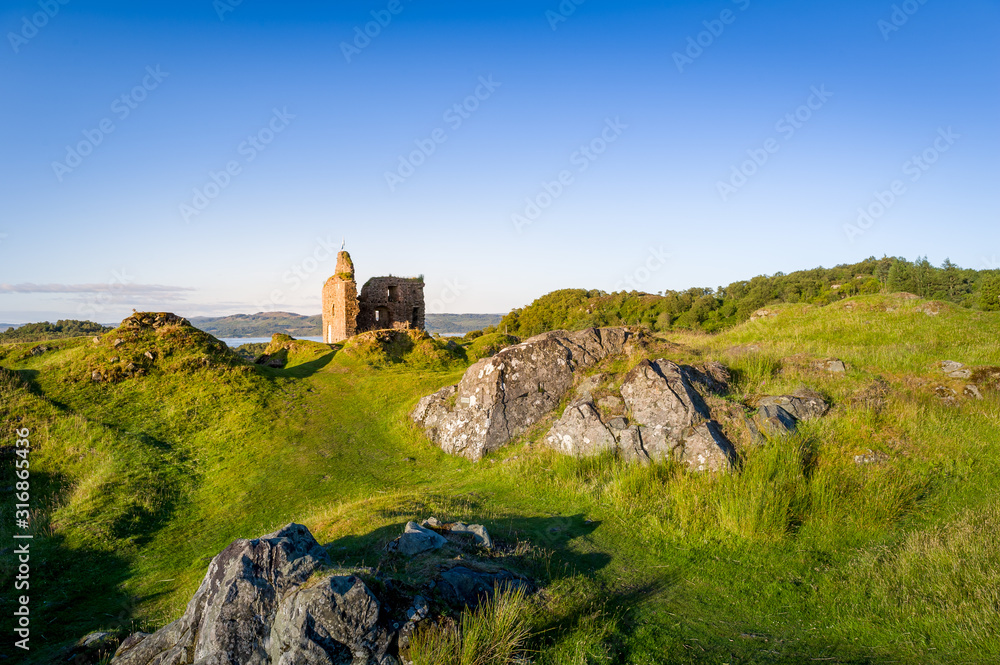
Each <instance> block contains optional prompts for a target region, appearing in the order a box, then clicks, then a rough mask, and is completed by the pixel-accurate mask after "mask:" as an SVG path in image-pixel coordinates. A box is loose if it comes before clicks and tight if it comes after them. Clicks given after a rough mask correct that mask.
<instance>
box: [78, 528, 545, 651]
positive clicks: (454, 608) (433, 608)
mask: <svg viewBox="0 0 1000 665" xmlns="http://www.w3.org/2000/svg"><path fill="white" fill-rule="evenodd" d="M413 534H417V536H419V538H414V537H413ZM441 534H444V535H441ZM445 536H447V537H445ZM410 540H413V542H417V541H427V542H430V543H431V546H430V547H416V548H413V549H412V550H410V549H406V548H403V547H395V548H392V547H389V548H386V549H392V550H393V551H394V552H395V553H393V554H387V555H385V556H386V557H389V558H390V559H392V557H397V556H399V555H400V554H404V555H406V556H407V557H411V558H414V557H415V559H414V561H415V565H414V566H411V567H409V568H407V573H406V575H405V576H403V577H397V578H393V577H389V576H387V575H385V574H384V573H380V572H378V570H377V569H373V568H366V569H361V570H359V571H356V572H357V573H358V574H353V573H352V572H348V571H343V570H324V568H325V567H326V566H328V565H329V557H328V556H327V554H326V550H325V549H324V548H323V547H321V546H320V545H319V543H317V542H316V540H315V539H314V538H313V536H312V534H310V533H309V530H308V529H306V527H304V526H302V525H299V524H289V525H288V526H286V527H284V528H283V529H280V530H279V531H276V532H274V533H271V534H268V535H266V536H262V537H260V538H255V539H253V540H245V539H240V540H236V541H234V542H233V543H231V544H230V545H229V546H228V547H226V548H225V549H224V550H223V551H222V552H221V553H220V554H219V555H218V556H216V557H215V558H214V559H212V562H211V564H209V567H208V572H207V573H206V575H205V577H204V579H203V580H202V583H201V585H200V586H199V587H198V591H197V592H196V593H195V594H194V596H193V597H192V598H191V600H190V602H189V603H188V606H187V609H186V611H185V612H184V614H183V616H181V618H180V619H178V620H176V621H174V622H173V623H171V624H169V625H167V626H165V627H163V628H162V629H160V630H158V631H157V632H155V633H152V634H149V633H134V634H133V635H131V636H129V637H128V638H127V639H125V640H124V641H123V642H122V643H121V645H120V646H119V647H118V650H117V652H116V653H115V656H114V658H113V659H112V661H111V662H112V665H345V664H350V665H396V664H397V663H399V662H400V660H401V659H400V657H399V654H400V651H401V650H403V651H404V653H405V649H406V647H407V644H408V642H409V638H410V636H411V635H412V634H413V632H414V631H415V630H416V629H417V627H418V625H422V622H425V621H430V622H438V621H443V622H445V623H446V624H447V625H455V617H457V616H458V615H459V613H461V612H462V611H463V610H464V609H466V608H468V607H476V606H477V605H478V604H479V603H481V602H482V601H483V600H484V599H487V598H489V597H490V596H492V595H493V594H494V593H495V592H496V591H497V590H500V591H504V590H510V589H523V590H525V591H533V590H534V589H535V586H534V584H533V583H532V582H531V581H530V580H528V579H527V578H525V577H523V576H521V575H518V574H516V573H514V572H511V571H510V570H506V569H503V568H499V567H498V566H497V564H496V561H495V560H491V559H486V560H480V558H479V556H478V555H479V554H481V553H482V548H484V547H485V548H491V547H492V546H493V541H492V539H491V538H490V535H489V533H487V531H486V529H485V528H484V527H483V526H482V525H480V524H465V523H463V522H440V521H438V520H437V519H435V518H433V517H431V518H429V519H427V520H424V522H423V525H422V526H421V525H417V523H416V522H409V523H408V524H407V525H406V528H405V531H404V533H403V535H402V536H401V537H400V538H399V539H397V540H396V541H393V542H395V543H406V542H409V541H410ZM421 557H423V558H421ZM393 563H394V564H398V563H399V561H398V560H394V561H393ZM379 567H380V568H384V566H382V565H381V564H379ZM359 575H364V576H365V579H369V576H371V578H372V579H373V580H374V583H373V585H372V588H374V589H376V590H378V593H379V594H380V595H379V596H376V595H375V593H373V591H372V589H370V588H369V587H368V586H367V585H366V584H365V581H364V580H363V579H362V578H361V577H360V576H359ZM111 637H112V636H110V635H109V634H107V633H101V634H91V635H88V636H87V637H86V638H84V639H83V640H81V641H80V643H79V644H78V645H77V648H76V650H75V651H74V652H73V653H76V654H82V653H84V651H85V650H86V649H91V650H94V649H99V648H102V649H105V650H107V649H109V648H111V647H110V645H111V644H113V640H112V639H111ZM109 640H110V641H109ZM71 655H72V654H71ZM102 662H103V661H102Z"/></svg>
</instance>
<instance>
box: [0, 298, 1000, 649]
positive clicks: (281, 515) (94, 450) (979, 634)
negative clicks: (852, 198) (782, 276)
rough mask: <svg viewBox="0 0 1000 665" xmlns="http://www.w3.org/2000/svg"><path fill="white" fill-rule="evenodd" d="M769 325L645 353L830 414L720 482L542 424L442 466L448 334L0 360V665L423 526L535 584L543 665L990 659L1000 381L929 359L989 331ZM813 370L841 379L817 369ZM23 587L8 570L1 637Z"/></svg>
mask: <svg viewBox="0 0 1000 665" xmlns="http://www.w3.org/2000/svg"><path fill="white" fill-rule="evenodd" d="M773 309H774V311H775V312H776V316H773V317H767V318H763V319H760V320H756V321H751V322H747V323H744V324H742V325H740V326H737V327H735V328H732V329H730V330H728V331H726V332H723V333H718V334H711V335H710V334H707V333H685V332H667V333H656V334H657V336H659V337H660V338H662V339H663V340H664V341H668V342H670V343H671V344H672V346H671V349H672V350H671V351H670V352H669V353H667V354H665V355H666V357H669V358H670V359H672V360H675V361H676V362H681V363H684V362H689V363H693V362H704V361H708V360H718V361H720V362H722V363H724V364H725V365H727V366H728V367H729V368H730V369H731V371H732V374H733V378H734V381H733V384H732V385H731V388H730V391H729V393H728V395H727V396H726V399H727V400H728V401H730V402H732V403H733V404H734V405H741V404H744V403H746V402H748V401H751V400H752V399H753V398H754V396H758V395H764V394H782V393H783V392H787V391H789V390H794V389H795V388H797V387H799V386H802V385H806V386H808V387H810V388H813V389H815V390H817V391H819V392H820V393H822V394H823V395H824V396H825V397H826V398H827V399H828V400H829V401H830V402H831V403H832V405H833V408H832V409H831V411H830V413H829V414H828V415H827V416H825V417H824V418H822V419H819V420H815V421H809V422H806V423H803V424H802V425H801V426H800V427H799V429H798V431H797V432H796V434H795V435H793V436H786V437H776V438H774V439H771V440H769V441H768V442H767V443H766V444H765V445H761V446H758V447H755V448H752V449H747V450H746V451H744V459H743V463H742V466H741V468H740V469H739V471H736V472H730V473H720V474H715V475H712V474H696V473H690V472H687V471H684V470H683V469H681V468H680V466H679V465H676V464H672V463H661V464H653V465H648V466H638V465H635V466H632V465H626V464H624V463H622V462H620V461H619V460H617V459H615V458H613V457H597V458H590V459H575V458H571V457H566V456H562V455H559V454H557V453H555V452H552V451H550V450H548V449H546V448H544V447H542V446H541V445H538V443H537V442H538V439H539V438H540V437H541V435H542V434H544V431H545V424H544V423H542V424H541V425H540V426H539V427H537V428H535V429H534V430H533V431H532V432H530V433H529V434H528V435H526V436H523V437H521V439H520V440H518V441H517V442H515V443H514V444H512V445H510V446H508V447H507V448H505V449H503V450H502V451H500V452H499V453H497V454H494V455H492V456H490V457H488V458H487V459H485V460H483V461H481V462H479V463H472V462H469V461H467V460H465V459H462V458H456V457H450V456H448V455H445V454H444V453H442V452H441V451H440V450H438V449H436V448H434V447H433V446H432V445H431V444H430V443H429V442H428V441H427V440H426V438H425V437H424V436H423V434H422V433H421V432H420V431H419V430H418V429H417V428H415V427H414V426H413V425H412V424H411V423H410V421H409V418H408V413H409V411H410V410H411V409H412V408H413V406H414V405H415V404H416V402H417V400H419V399H420V397H422V396H424V395H427V394H429V393H431V392H433V391H435V390H437V389H439V388H441V387H442V386H445V385H449V384H451V383H454V382H456V381H457V380H458V379H459V378H460V376H461V374H462V372H463V371H464V369H465V367H466V366H467V365H468V362H469V360H468V359H463V358H462V357H461V354H456V353H454V352H452V351H453V350H452V351H446V350H445V349H444V347H443V345H441V344H440V343H434V344H431V345H430V346H427V345H424V347H423V348H422V349H421V348H420V347H419V345H418V348H417V349H414V350H413V351H412V352H409V353H408V354H404V355H400V356H399V357H398V358H397V360H399V362H391V361H387V360H386V359H385V358H384V357H383V356H379V354H378V353H377V349H373V348H369V347H365V346H364V345H362V344H351V343H348V344H347V345H345V346H344V347H343V348H341V347H336V348H331V347H329V346H325V345H320V344H314V343H298V344H296V345H294V346H293V347H292V348H291V349H290V350H289V353H288V364H287V365H286V366H285V368H283V369H271V368H266V367H260V366H249V365H246V364H243V363H242V362H240V361H239V360H238V359H233V358H230V356H231V355H232V354H229V353H228V351H225V350H224V349H223V348H221V347H219V346H217V345H216V343H215V342H214V340H213V339H212V338H211V337H209V336H207V335H204V334H203V333H200V334H199V335H193V336H192V335H187V334H179V333H170V334H166V333H157V334H152V335H149V336H146V337H143V338H142V339H137V341H136V342H135V344H134V345H133V347H134V348H132V347H127V348H130V349H132V350H131V351H130V352H134V353H137V354H139V353H141V352H144V351H145V350H149V351H150V352H151V355H153V358H154V360H153V361H152V362H151V363H150V364H149V366H148V371H146V372H144V374H143V375H141V376H133V377H131V378H125V379H124V380H121V381H118V382H111V383H109V382H94V381H92V380H91V378H92V375H93V372H94V371H95V369H97V370H104V371H109V370H108V367H110V366H111V365H115V366H120V365H121V364H122V363H124V358H117V357H116V356H123V354H124V351H118V350H116V349H115V348H114V347H113V346H112V345H111V340H113V339H114V337H115V336H116V335H117V334H118V333H117V332H116V331H112V332H111V333H107V334H106V335H104V336H103V337H102V339H101V342H100V343H94V341H93V340H92V339H91V338H90V337H87V338H77V339H71V340H58V341H55V342H52V343H50V344H48V345H49V346H50V347H52V350H49V351H46V352H44V353H41V354H38V355H32V354H31V353H30V349H31V348H32V347H33V345H32V344H12V345H3V346H0V366H2V367H3V368H6V369H4V370H0V397H2V405H0V417H2V422H3V427H4V428H5V429H4V431H3V442H4V445H5V446H9V444H10V443H12V442H13V430H14V429H15V428H25V427H26V428H29V429H30V430H31V441H32V445H33V448H32V452H31V458H30V459H31V472H32V475H31V482H32V497H33V499H32V500H33V502H34V504H33V505H34V512H33V521H32V530H33V533H34V535H35V540H34V541H33V545H32V548H33V556H32V578H31V585H32V587H31V591H32V597H33V603H34V605H33V615H32V627H33V628H32V631H33V632H32V645H33V649H32V651H31V652H30V654H29V656H28V658H27V659H24V658H23V654H13V652H10V653H11V655H16V656H17V657H18V658H20V659H21V660H20V661H19V662H31V663H45V662H53V660H54V659H55V658H56V657H57V654H59V653H60V649H62V648H63V647H65V646H66V644H68V643H72V642H73V641H75V640H76V639H78V638H79V637H81V636H83V635H84V634H86V633H88V632H90V631H93V630H98V629H104V630H114V631H118V632H119V633H122V634H124V633H127V632H129V631H130V630H132V629H138V628H145V629H151V628H157V627H160V626H162V625H164V624H166V623H168V622H169V621H171V620H173V619H175V618H176V617H177V616H179V615H180V614H181V613H182V612H183V609H184V606H185V604H186V602H187V600H188V599H189V598H190V596H191V595H192V593H193V592H194V591H195V589H196V587H197V586H198V584H199V582H200V580H201V578H202V576H203V575H204V573H205V570H206V567H207V564H208V561H209V560H210V558H211V557H212V556H214V555H215V554H216V553H218V552H219V551H220V550H221V549H222V548H223V547H224V546H225V545H226V544H228V543H229V542H231V541H232V540H233V539H235V538H238V537H256V536H258V535H261V534H264V533H267V532H270V531H273V530H274V529H276V528H277V527H280V526H282V525H284V524H286V523H288V522H291V521H294V522H300V523H303V524H305V525H306V526H308V527H309V528H310V529H311V530H312V532H313V533H314V534H315V535H316V537H317V539H318V540H319V541H320V542H321V543H324V544H325V545H326V546H327V548H328V550H329V551H330V554H331V556H332V558H333V559H334V560H335V561H338V562H342V563H344V564H345V565H362V564H366V565H374V564H375V563H377V562H378V561H379V558H380V557H379V553H380V549H381V548H382V547H383V546H384V545H385V544H386V543H387V542H388V541H389V540H391V539H392V538H394V537H395V536H396V535H398V534H399V533H400V532H401V531H402V528H403V525H404V524H405V523H406V522H407V521H409V520H417V521H419V520H422V519H424V518H426V517H429V516H431V515H433V516H436V517H438V518H439V519H442V520H463V521H466V522H479V523H482V524H484V525H486V526H487V528H488V529H489V530H490V533H491V534H493V536H494V538H496V539H498V540H499V541H501V542H503V543H505V544H506V545H509V546H510V548H511V551H516V552H521V553H523V556H524V557H526V558H527V559H530V562H529V563H530V566H531V567H532V570H535V571H536V572H537V576H538V577H539V582H540V586H541V587H542V591H541V592H540V593H539V594H537V595H535V596H533V597H530V598H528V599H514V600H513V601H511V602H515V601H516V602H517V603H518V604H517V605H516V607H517V608H519V610H518V611H519V612H522V616H523V617H524V619H525V623H524V628H525V634H526V635H527V636H526V637H525V638H524V641H523V646H524V647H525V648H526V649H528V653H529V655H530V658H531V660H532V661H533V662H538V663H580V664H583V663H732V664H735V663H807V662H818V663H856V664H861V663H912V664H914V665H916V664H923V663H991V662H998V661H1000V508H998V505H997V502H996V497H997V496H998V491H1000V396H998V395H1000V392H998V387H1000V386H997V385H996V379H995V378H991V377H992V375H991V374H990V371H989V370H980V371H978V372H977V373H976V374H974V375H973V377H972V378H971V379H964V380H959V379H950V378H947V377H946V376H945V375H944V374H943V373H942V371H941V369H940V367H939V366H938V363H940V361H944V360H954V361H958V362H962V363H965V364H966V365H968V366H969V367H973V368H979V367H986V368H988V367H996V366H1000V344H998V342H997V337H998V332H1000V313H998V312H974V311H970V310H965V309H962V308H960V307H957V306H953V305H949V304H944V303H935V302H928V301H923V300H905V299H901V298H898V297H891V296H881V295H872V296H861V297H855V298H851V299H848V300H844V301H838V302H835V303H833V304H831V305H827V306H824V307H819V306H810V305H781V306H779V307H776V308H773ZM435 344H436V346H435ZM484 350H485V351H490V352H492V349H491V348H489V344H486V343H482V342H480V343H479V345H478V347H477V349H475V350H472V349H470V350H469V351H470V353H466V354H465V356H466V358H468V357H469V356H472V357H478V356H479V355H481V353H483V352H484ZM831 357H836V358H839V359H841V360H843V361H844V362H845V363H846V364H847V367H848V371H847V372H846V374H832V373H829V372H826V371H823V370H819V369H817V368H816V366H815V364H814V363H815V361H817V360H822V359H826V358H831ZM112 358H114V360H115V363H117V365H116V364H115V363H112ZM206 359H207V360H208V362H205V360H206ZM640 359H641V358H640V357H632V358H630V359H629V360H628V362H629V363H637V362H638V361H639V360H640ZM974 382H975V383H976V384H977V385H978V387H979V388H980V390H981V392H982V395H983V398H982V399H977V398H975V397H974V396H968V395H966V394H965V393H964V389H965V386H966V385H967V384H969V383H974ZM949 390H951V391H954V394H952V393H951V392H949ZM5 452H9V451H7V450H5ZM8 457H9V456H8ZM8 457H4V459H5V460H7V459H8ZM11 459H12V458H11ZM859 460H860V461H861V462H862V463H859ZM5 482H6V481H5ZM3 511H4V512H3V514H2V515H0V539H2V540H3V542H4V543H10V542H12V541H11V525H12V523H13V522H12V520H13V514H12V512H13V508H12V506H11V502H9V501H6V502H4V504H3ZM5 547H6V545H5ZM8 552H9V548H8ZM8 552H5V554H7V553H8ZM14 570H15V569H14V567H13V564H12V563H11V557H10V556H5V557H4V559H3V569H2V571H0V577H2V584H3V589H4V594H5V595H4V596H3V600H2V602H3V607H2V608H0V611H2V612H3V614H4V616H5V617H9V616H10V615H11V612H12V610H13V607H14V598H13V595H12V594H11V593H9V591H10V589H12V586H13V584H12V578H13V575H14ZM494 611H495V613H496V614H498V615H503V613H504V612H505V611H506V610H504V608H499V609H497V608H494ZM463 625H468V626H469V627H470V628H469V631H468V639H469V640H473V638H475V639H479V638H476V635H477V633H476V632H475V630H476V628H475V627H476V625H477V624H476V617H472V616H470V617H467V618H465V619H463ZM439 637H440V636H439ZM441 639H452V638H448V637H447V636H445V637H444V638H441ZM9 642H10V640H5V643H4V645H3V649H5V650H6V649H8V646H9ZM470 643H474V642H470ZM431 646H433V645H431ZM434 648H437V647H434ZM428 649H430V647H428ZM430 650H431V651H433V649H430ZM5 653H7V652H6V651H5ZM425 662H432V661H425ZM441 662H444V661H441ZM456 662H465V661H456ZM495 662H501V661H495Z"/></svg>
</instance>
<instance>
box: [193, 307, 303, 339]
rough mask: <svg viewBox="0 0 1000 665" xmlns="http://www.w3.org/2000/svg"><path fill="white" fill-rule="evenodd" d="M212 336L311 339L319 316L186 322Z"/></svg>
mask: <svg viewBox="0 0 1000 665" xmlns="http://www.w3.org/2000/svg"><path fill="white" fill-rule="evenodd" d="M188 320H189V321H190V322H191V325H193V326H194V327H195V328H201V329H202V330H204V331H205V332H207V333H209V334H210V335H215V336H216V337H270V336H271V335H273V334H274V333H282V334H284V335H291V336H292V337H314V336H318V335H321V334H323V333H322V317H321V316H320V315H319V314H316V315H315V316H304V315H302V314H293V313H291V312H257V313H256V314H233V315H232V316H218V317H211V316H195V317H191V318H190V319H188Z"/></svg>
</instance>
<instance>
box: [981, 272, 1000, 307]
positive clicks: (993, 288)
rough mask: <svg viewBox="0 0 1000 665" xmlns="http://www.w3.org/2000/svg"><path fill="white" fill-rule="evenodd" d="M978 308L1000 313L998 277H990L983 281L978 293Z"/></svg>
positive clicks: (999, 278) (999, 283) (999, 277)
mask: <svg viewBox="0 0 1000 665" xmlns="http://www.w3.org/2000/svg"><path fill="white" fill-rule="evenodd" d="M979 308H980V309H983V310H986V311H988V312H997V311H1000V275H992V276H990V277H987V278H986V279H984V280H983V286H982V288H981V289H980V291H979Z"/></svg>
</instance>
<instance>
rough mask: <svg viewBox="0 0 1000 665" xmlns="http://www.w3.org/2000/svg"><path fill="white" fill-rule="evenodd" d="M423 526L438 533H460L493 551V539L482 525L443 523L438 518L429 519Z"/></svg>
mask: <svg viewBox="0 0 1000 665" xmlns="http://www.w3.org/2000/svg"><path fill="white" fill-rule="evenodd" d="M421 526H424V527H427V528H429V529H434V530H435V531H438V532H441V531H443V532H445V533H458V534H464V535H468V536H472V541H473V542H474V543H475V544H476V545H479V546H481V547H485V548H486V549H488V550H491V549H493V539H492V538H490V534H489V532H488V531H487V530H486V527H484V526H483V525H482V524H466V523H465V522H441V521H440V520H438V519H437V518H436V517H429V518H427V519H425V520H424V521H423V523H422V524H421Z"/></svg>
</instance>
